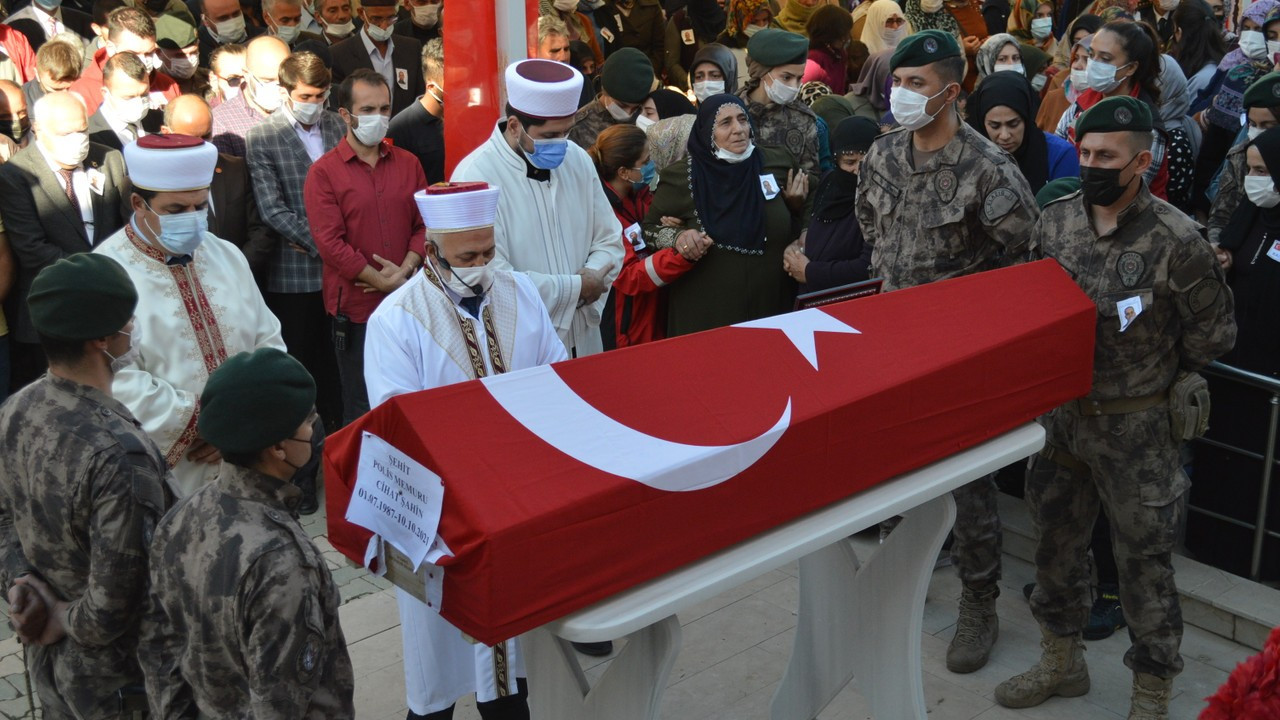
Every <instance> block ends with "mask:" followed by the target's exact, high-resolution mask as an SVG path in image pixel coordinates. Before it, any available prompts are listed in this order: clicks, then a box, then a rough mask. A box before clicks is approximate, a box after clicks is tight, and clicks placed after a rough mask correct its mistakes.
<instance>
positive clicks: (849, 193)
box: [712, 115, 880, 238]
mask: <svg viewBox="0 0 1280 720" xmlns="http://www.w3.org/2000/svg"><path fill="white" fill-rule="evenodd" d="M879 134H880V126H879V125H878V124H876V121H875V120H872V119H871V118H865V117H861V116H858V115H855V116H853V117H850V118H845V119H844V120H841V121H840V124H839V125H837V126H836V127H835V129H834V130H832V131H831V154H833V155H836V156H837V160H838V159H839V158H838V156H840V155H843V154H845V153H850V152H866V151H867V150H869V149H870V148H871V143H872V141H874V140H875V139H876V136H877V135H879ZM857 199H858V176H857V175H854V174H853V173H850V172H845V171H844V170H841V169H840V168H839V167H838V166H837V167H836V168H834V169H832V170H828V171H827V174H826V175H823V176H822V180H821V181H820V182H819V183H818V190H817V192H816V193H814V196H813V216H814V217H816V218H818V219H819V220H827V221H831V220H839V219H841V218H845V217H848V216H849V213H851V212H853V206H854V205H855V204H856V201H857ZM714 237H715V236H714V235H713V236H712V238H714Z"/></svg>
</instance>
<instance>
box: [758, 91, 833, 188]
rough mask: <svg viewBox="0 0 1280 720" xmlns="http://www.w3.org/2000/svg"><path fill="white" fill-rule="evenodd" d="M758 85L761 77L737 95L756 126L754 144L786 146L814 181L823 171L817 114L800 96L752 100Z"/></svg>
mask: <svg viewBox="0 0 1280 720" xmlns="http://www.w3.org/2000/svg"><path fill="white" fill-rule="evenodd" d="M758 87H760V80H759V79H756V80H750V81H748V82H747V84H746V85H745V86H744V87H743V88H742V89H741V90H739V91H738V97H740V98H742V101H743V102H744V103H745V104H746V106H747V114H748V115H749V116H750V117H751V124H752V125H754V126H755V135H754V137H753V140H754V142H755V144H756V145H777V146H778V147H782V148H786V149H787V150H788V151H789V152H790V153H791V156H792V157H794V158H795V159H796V161H797V162H799V163H800V168H801V169H802V170H804V171H806V172H808V173H809V174H810V175H812V176H813V178H811V179H810V181H811V182H812V181H813V179H814V178H817V176H819V175H821V174H822V171H821V168H820V167H819V157H818V152H819V150H818V116H817V115H815V114H814V112H813V110H811V109H809V106H808V105H805V104H804V103H802V102H800V101H799V100H795V101H793V102H790V103H788V104H786V105H778V104H777V103H772V104H769V105H761V104H760V103H758V102H753V101H752V100H751V97H750V96H751V93H752V92H753V91H754V90H755V89H756V88H758ZM779 180H786V178H779Z"/></svg>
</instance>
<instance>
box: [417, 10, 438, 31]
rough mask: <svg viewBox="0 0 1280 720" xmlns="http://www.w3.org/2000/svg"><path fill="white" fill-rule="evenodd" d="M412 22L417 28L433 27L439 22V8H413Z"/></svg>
mask: <svg viewBox="0 0 1280 720" xmlns="http://www.w3.org/2000/svg"><path fill="white" fill-rule="evenodd" d="M413 22H414V24H415V25H417V26H419V27H435V26H436V23H438V22H440V6H439V5H419V6H418V7H415V8H413Z"/></svg>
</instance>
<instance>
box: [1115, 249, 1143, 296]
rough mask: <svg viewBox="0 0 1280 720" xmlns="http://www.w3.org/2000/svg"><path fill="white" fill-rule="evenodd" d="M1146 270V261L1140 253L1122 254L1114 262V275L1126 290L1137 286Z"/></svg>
mask: <svg viewBox="0 0 1280 720" xmlns="http://www.w3.org/2000/svg"><path fill="white" fill-rule="evenodd" d="M1146 269H1147V261H1146V260H1145V259H1144V258H1143V257H1142V255H1141V254H1140V253H1136V252H1127V253H1122V254H1121V255H1120V259H1119V260H1117V261H1116V274H1118V275H1119V276H1120V282H1122V283H1124V286H1125V287H1127V288H1131V287H1133V286H1134V285H1137V284H1138V281H1139V280H1141V279H1142V273H1143V271H1144V270H1146Z"/></svg>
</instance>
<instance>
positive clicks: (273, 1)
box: [262, 0, 333, 67]
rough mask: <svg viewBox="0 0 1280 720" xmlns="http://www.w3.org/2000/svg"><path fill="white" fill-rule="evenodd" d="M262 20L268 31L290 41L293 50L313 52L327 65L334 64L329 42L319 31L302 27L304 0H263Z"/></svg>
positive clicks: (290, 47) (290, 48) (285, 40)
mask: <svg viewBox="0 0 1280 720" xmlns="http://www.w3.org/2000/svg"><path fill="white" fill-rule="evenodd" d="M262 21H263V22H264V23H266V24H267V32H268V33H270V34H272V35H275V36H276V37H278V38H280V39H281V40H283V41H284V42H286V43H288V44H289V50H291V51H292V52H296V53H297V52H303V51H307V52H313V53H315V54H316V55H319V56H320V59H321V60H323V61H324V64H325V66H326V67H328V66H330V65H332V64H333V59H332V58H331V57H330V56H329V43H327V42H325V39H324V38H323V37H321V36H320V34H319V33H313V32H307V31H306V30H303V29H302V0H262Z"/></svg>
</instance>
